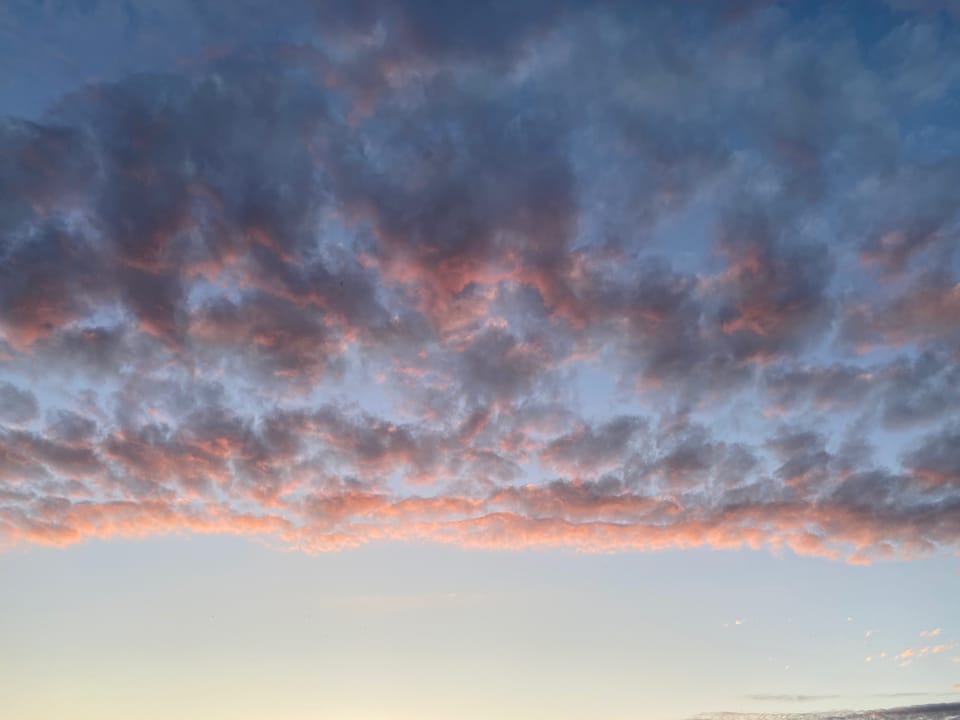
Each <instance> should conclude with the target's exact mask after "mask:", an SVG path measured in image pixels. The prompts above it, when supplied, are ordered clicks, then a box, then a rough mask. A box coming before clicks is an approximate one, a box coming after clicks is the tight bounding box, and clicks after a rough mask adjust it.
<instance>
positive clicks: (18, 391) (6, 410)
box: [0, 382, 39, 425]
mask: <svg viewBox="0 0 960 720" xmlns="http://www.w3.org/2000/svg"><path fill="white" fill-rule="evenodd" d="M38 411H39V409H38V405H37V398H36V397H35V396H34V394H33V393H32V392H30V391H29V390H27V389H22V388H18V387H17V386H15V385H12V384H10V383H8V382H0V420H2V421H4V422H8V423H12V424H13V425H23V424H25V423H28V422H30V421H31V420H33V419H34V418H36V417H37V414H38Z"/></svg>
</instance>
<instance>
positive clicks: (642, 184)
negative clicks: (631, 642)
mask: <svg viewBox="0 0 960 720" xmlns="http://www.w3.org/2000/svg"><path fill="white" fill-rule="evenodd" d="M248 5H249V7H248V8H247V9H248V11H249V13H247V12H245V13H243V14H242V15H243V17H240V16H239V15H238V14H236V13H232V12H229V11H224V10H221V9H218V8H213V7H209V8H207V10H206V11H205V12H199V11H198V10H197V7H195V6H194V5H192V4H190V3H171V4H164V5H163V7H161V4H153V5H152V6H151V7H152V8H153V11H154V12H155V14H156V18H155V19H156V23H154V25H156V26H157V27H193V28H195V31H196V36H195V37H196V38H199V39H198V40H197V41H196V43H199V44H198V45H195V43H194V41H193V40H191V39H190V38H176V39H175V40H176V42H173V45H172V46H171V49H170V51H169V52H170V53H173V54H176V55H177V56H176V57H173V56H172V55H171V56H170V57H161V56H159V55H158V56H154V55H153V54H152V53H153V51H148V50H146V49H144V48H146V47H147V46H149V47H158V46H162V45H163V43H152V44H151V43H142V42H139V39H142V34H143V33H145V32H148V30H147V29H145V27H144V24H143V23H140V22H139V21H137V20H136V18H133V17H130V18H125V16H124V17H122V16H121V15H122V14H118V15H114V14H111V11H109V10H106V9H104V6H102V4H101V5H97V4H92V5H89V7H87V8H86V10H85V11H81V9H78V10H77V11H76V12H72V13H68V14H65V15H64V16H62V17H60V16H58V17H57V18H47V19H48V20H49V21H50V23H49V24H50V29H49V32H50V33H52V35H51V36H46V35H45V36H44V38H46V39H45V40H44V41H43V42H41V43H40V46H42V47H47V46H48V45H47V44H44V43H49V37H57V38H62V39H63V40H62V41H63V42H67V40H66V38H67V37H68V36H69V35H70V33H69V32H68V30H69V29H70V27H71V26H70V24H71V23H73V25H72V27H73V29H74V30H77V29H83V28H87V27H90V26H92V25H95V24H99V25H102V26H103V27H106V28H113V30H111V32H114V31H116V32H119V30H117V28H122V30H123V37H122V38H119V39H117V40H116V42H117V43H118V46H119V47H133V48H134V49H132V50H131V53H132V55H131V57H133V58H134V59H135V60H136V63H135V65H136V67H137V68H138V69H140V70H143V71H142V72H136V73H131V74H129V75H125V76H124V75H117V74H116V72H115V70H114V72H113V73H112V74H111V73H103V72H91V73H89V77H94V78H100V79H98V80H91V81H89V82H87V77H88V76H87V75H84V77H83V78H79V79H77V82H76V84H75V86H72V87H67V88H61V90H62V95H61V96H59V97H57V98H55V99H52V100H55V101H53V102H51V103H50V104H49V107H48V108H47V109H46V111H44V112H32V113H31V112H27V111H26V110H24V111H23V112H22V113H21V114H22V115H25V116H24V117H5V118H3V119H2V120H0V154H2V155H3V157H4V158H6V159H8V162H5V163H4V166H3V168H2V169H0V238H2V241H0V543H3V545H4V546H7V545H13V544H17V543H48V544H54V545H66V544H70V543H74V542H81V541H83V540H84V539H85V538H90V537H112V536H116V537H139V536H143V535H150V534H163V533H189V532H227V533H236V534H250V535H255V536H257V537H262V538H264V539H266V540H267V541H269V542H273V543H275V544H276V545H278V546H280V547H284V548H291V549H293V548H296V549H302V550H304V551H307V552H320V551H325V550H335V549H339V548H343V547H353V546H356V545H360V544H363V543H368V542H377V541H390V540H429V541H436V542H445V543H454V544H458V545H461V546H467V547H496V548H526V547H565V548H571V549H574V550H577V551H583V552H619V551H626V550H659V549H665V548H687V547H703V546H706V547H714V548H740V547H749V548H767V549H769V550H771V551H773V552H781V551H783V550H785V549H786V550H790V551H792V552H796V553H801V554H805V555H814V556H819V557H826V558H834V559H844V560H848V561H851V562H871V561H874V560H878V559H886V558H913V557H918V556H922V555H926V554H931V553H937V552H944V551H952V550H956V548H957V547H958V546H960V520H958V517H960V514H958V508H960V487H958V484H957V482H956V477H957V472H958V458H957V457H956V456H955V455H956V453H955V452H953V451H952V448H954V447H956V446H957V445H958V443H957V439H958V438H957V427H956V423H957V416H958V413H960V396H958V395H957V393H956V391H955V390H954V388H955V387H957V386H958V382H957V380H958V378H957V377H956V357H957V351H958V348H960V345H958V339H960V336H958V326H957V322H956V318H957V317H960V310H958V307H957V282H958V279H957V276H956V275H957V274H956V267H955V264H954V260H955V257H954V255H955V253H954V252H953V248H954V246H955V242H954V241H955V239H956V232H957V224H958V222H960V219H958V217H957V213H956V207H955V203H953V202H952V196H951V195H950V192H949V191H948V190H945V189H944V188H952V187H953V185H955V184H956V183H951V181H952V180H954V179H955V176H956V173H957V170H956V163H955V160H954V159H952V158H951V157H949V155H950V148H951V147H952V146H951V145H950V137H949V136H950V133H949V132H948V131H947V129H946V128H944V127H941V125H940V124H938V122H939V121H937V122H933V121H932V120H931V123H929V127H928V128H927V129H925V130H924V131H923V132H919V131H918V132H912V131H910V132H903V131H902V130H903V128H906V127H908V126H909V127H912V126H910V122H912V120H911V119H912V118H916V117H917V113H919V114H920V115H922V114H923V112H927V111H929V112H930V113H931V115H930V117H931V118H937V117H940V115H938V113H946V112H947V110H948V108H946V105H945V104H944V103H946V102H947V101H946V99H945V98H949V96H950V94H949V92H948V91H949V90H950V88H951V87H952V86H953V85H952V84H953V83H955V82H956V80H957V78H958V77H960V76H957V77H955V76H954V75H952V74H951V73H952V70H951V71H949V72H948V71H947V70H944V72H943V73H942V74H941V75H938V78H939V79H938V80H937V81H936V83H933V84H932V85H931V84H930V82H929V81H927V80H925V79H924V78H923V77H920V75H918V74H917V73H916V72H915V68H916V67H918V66H922V67H928V66H929V60H930V59H929V57H928V56H927V55H926V54H925V53H926V52H927V51H925V50H924V49H923V48H924V47H925V46H926V44H927V43H926V41H927V40H936V43H935V44H934V47H935V48H936V49H937V53H939V56H942V57H948V58H954V57H955V56H958V53H960V49H958V48H956V47H955V46H954V45H952V44H951V43H950V42H949V41H947V40H938V39H937V38H938V35H937V33H936V32H934V30H932V29H930V26H928V25H925V24H923V23H922V22H919V21H916V19H913V20H910V21H907V20H906V19H903V18H901V16H900V15H896V17H898V18H901V20H897V22H894V23H893V26H891V27H890V28H889V30H888V31H884V32H882V33H880V34H881V35H882V37H878V38H874V39H864V38H863V37H862V33H859V32H857V30H856V23H854V21H853V19H851V17H850V16H849V15H848V14H846V11H845V10H844V9H843V8H839V9H836V8H832V9H831V8H822V9H816V10H815V11H813V12H812V13H811V14H810V17H809V19H808V21H806V22H807V23H808V24H807V25H805V26H804V27H803V28H799V27H798V26H796V25H795V24H794V23H792V22H791V21H790V18H789V13H785V12H783V11H782V10H781V9H780V8H776V7H764V6H763V5H762V4H758V5H753V4H749V3H748V4H745V5H742V6H740V10H739V11H736V12H733V11H731V10H730V8H729V7H727V6H726V5H725V4H712V3H701V4H698V5H697V7H696V8H695V9H693V10H691V11H690V12H692V13H694V14H695V15H696V21H695V22H690V21H689V15H688V14H687V13H686V12H680V11H678V10H676V9H675V8H672V7H671V8H655V7H652V6H649V5H648V4H642V3H639V4H638V3H633V4H630V3H620V2H609V3H583V2H579V1H574V0H567V1H565V2H560V3H554V2H531V3H523V4H522V5H517V4H516V3H507V2H502V3H501V2H495V3H493V4H489V3H487V4H480V5H478V6H477V7H473V6H471V7H470V8H468V9H466V10H464V9H463V8H460V7H458V8H455V9H454V8H453V7H452V6H450V7H447V6H443V7H436V4H435V3H426V2H420V1H419V0H406V1H405V2H399V3H385V2H380V1H379V0H373V1H371V2H360V3H346V2H344V3H341V2H333V3H323V4H322V5H320V6H318V5H317V4H316V3H307V2H304V3H299V2H292V3H289V4H287V5H285V7H284V8H283V10H282V11H280V10H277V9H276V8H273V7H272V6H269V4H264V3H263V2H260V0H252V1H251V2H250V3H248ZM721 5H723V7H721ZM0 12H2V11H0ZM44 12H46V11H44ZM68 15H69V17H68ZM200 16H202V17H200ZM43 17H47V16H46V15H44V16H43ZM6 18H7V16H4V20H6ZM187 21H189V22H187ZM918 22H919V24H918ZM706 30H708V31H706ZM191 37H194V36H193V35H191ZM38 42H39V40H38ZM76 42H78V43H81V44H82V43H85V42H87V41H86V40H78V41H76ZM938 43H939V44H938ZM861 44H865V46H864V47H861ZM141 46H143V47H141ZM38 47H39V46H38ZM69 47H71V48H73V49H74V50H77V49H78V48H80V45H70V46H69ZM21 50H23V51H24V52H26V53H27V55H28V56H29V57H31V58H34V59H36V57H37V56H36V53H34V52H32V51H29V48H26V47H21ZM69 52H70V51H69V50H65V53H69ZM156 52H157V53H160V55H162V53H161V51H159V50H157V51H156ZM180 53H183V55H181V54H180ZM14 54H15V53H14ZM84 54H85V53H80V52H79V51H78V52H77V56H78V57H80V56H82V55H84ZM87 54H89V53H87ZM91 62H93V61H91ZM924 63H927V65H924ZM3 64H4V63H0V65H3ZM950 67H953V66H952V65H950ZM65 77H69V78H73V77H74V74H73V73H72V71H71V72H67V73H66V75H65ZM80 79H82V80H83V82H82V83H81V82H80ZM27 115H28V116H27ZM878 350H880V351H881V352H875V351H878ZM890 431H896V442H894V443H892V445H891V446H890V447H892V450H888V449H887V447H888V444H887V443H886V440H887V437H888V436H887V435H886V433H889V432H890ZM901 431H904V432H901ZM874 448H880V450H879V451H875V450H874Z"/></svg>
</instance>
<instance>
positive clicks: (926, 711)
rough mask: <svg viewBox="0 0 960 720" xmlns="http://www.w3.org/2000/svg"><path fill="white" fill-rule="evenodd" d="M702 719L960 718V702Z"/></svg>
mask: <svg viewBox="0 0 960 720" xmlns="http://www.w3.org/2000/svg"><path fill="white" fill-rule="evenodd" d="M696 717H697V718H701V719H702V720H710V719H713V718H717V719H719V718H727V719H728V720H735V719H737V718H743V719H744V720H747V719H748V718H750V719H754V720H793V719H794V718H796V720H801V719H803V720H886V719H887V718H891V719H892V718H900V719H902V720H954V718H958V717H960V703H940V704H934V705H910V706H906V707H895V708H883V709H878V710H833V711H825V712H812V713H738V712H724V713H706V714H702V715H697V716H696Z"/></svg>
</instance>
